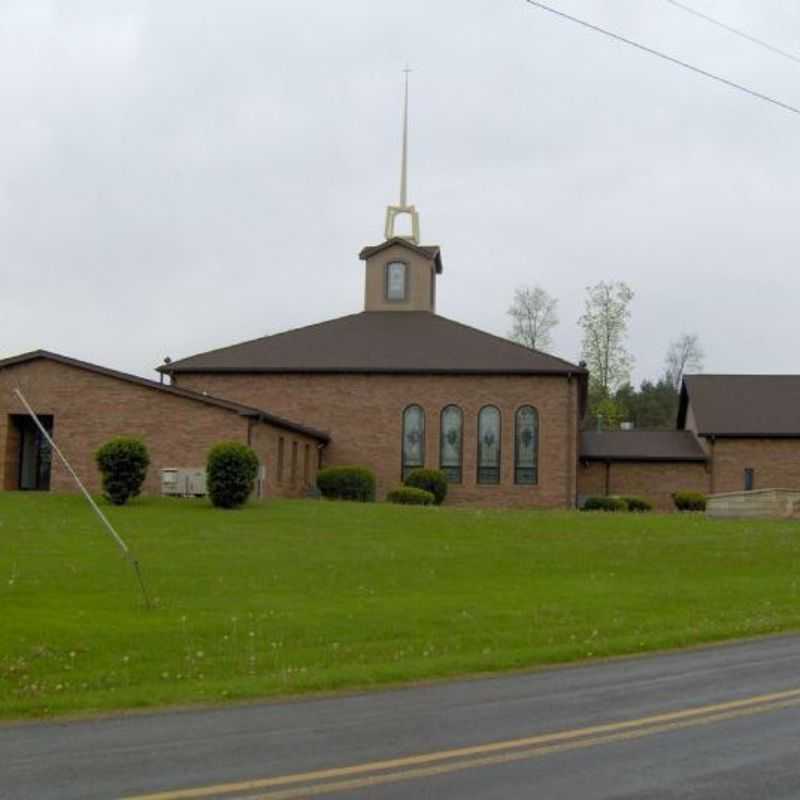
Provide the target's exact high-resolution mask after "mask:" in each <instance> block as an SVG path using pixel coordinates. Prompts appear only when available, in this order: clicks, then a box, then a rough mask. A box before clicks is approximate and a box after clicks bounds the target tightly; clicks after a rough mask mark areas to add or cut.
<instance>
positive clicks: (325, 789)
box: [0, 637, 800, 800]
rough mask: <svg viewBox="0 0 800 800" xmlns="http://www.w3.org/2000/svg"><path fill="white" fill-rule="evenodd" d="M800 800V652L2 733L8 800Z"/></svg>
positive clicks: (775, 644) (795, 648) (608, 666)
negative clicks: (121, 799)
mask: <svg viewBox="0 0 800 800" xmlns="http://www.w3.org/2000/svg"><path fill="white" fill-rule="evenodd" d="M142 795H145V796H153V795H157V796H158V797H159V800H178V798H181V800H189V799H190V798H207V797H224V798H242V797H246V798H248V800H254V798H259V799H260V798H264V800H279V799H280V800H289V798H300V797H347V798H379V799H380V800H388V798H408V797H414V798H437V799H438V798H443V799H445V800H446V799H447V798H459V800H461V799H462V798H503V799H504V800H509V799H510V798H523V797H524V798H543V799H546V800H550V798H615V800H620V799H621V798H658V799H659V800H665V799H666V798H681V799H682V800H683V799H684V798H701V797H702V798H710V797H713V798H716V797H719V798H746V799H747V800H756V798H798V797H800V637H780V638H770V639H764V640H760V641H754V642H748V643H741V644H735V645H729V646H721V647H712V648H707V649H702V650H694V651H690V652H683V653H673V654H668V655H661V656H653V657H644V658H633V659H625V660H619V661H613V662H606V663H599V664H590V665H586V666H580V667H572V668H564V669H554V670H548V671H546V672H537V673H533V674H527V675H513V676H507V677H500V678H490V679H480V680H469V681H457V682H452V683H446V684H445V683H443V684H438V685H432V686H423V687H416V688H409V689H402V690H396V691H388V692H380V693H370V694H362V695H358V696H349V697H338V698H328V699H317V700H308V701H302V702H284V703H262V704H258V705H250V706H243V707H234V708H221V709H215V710H200V711H181V712H172V713H158V714H137V715H131V716H121V717H115V718H111V719H100V720H90V721H79V722H65V723H46V724H21V725H5V726H0V797H2V798H14V800H17V799H18V798H25V800H27V798H31V799H32V800H34V799H35V800H48V799H49V798H53V800H55V799H56V798H58V800H69V799H70V798H81V800H87V799H89V798H112V797H141V796H142Z"/></svg>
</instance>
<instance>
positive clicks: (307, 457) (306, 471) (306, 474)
mask: <svg viewBox="0 0 800 800" xmlns="http://www.w3.org/2000/svg"><path fill="white" fill-rule="evenodd" d="M310 478H311V446H310V445H308V444H307V445H306V446H305V451H304V453H303V483H305V485H306V486H308V485H309V484H310V483H311V480H310Z"/></svg>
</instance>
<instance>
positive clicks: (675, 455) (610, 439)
mask: <svg viewBox="0 0 800 800" xmlns="http://www.w3.org/2000/svg"><path fill="white" fill-rule="evenodd" d="M579 458H580V459H581V460H583V461H699V462H703V461H706V460H707V457H706V454H705V453H704V452H703V448H702V447H701V446H700V443H699V442H698V441H697V439H696V437H695V436H694V434H693V433H692V432H691V431H636V430H634V431H583V432H582V433H581V440H580V450H579Z"/></svg>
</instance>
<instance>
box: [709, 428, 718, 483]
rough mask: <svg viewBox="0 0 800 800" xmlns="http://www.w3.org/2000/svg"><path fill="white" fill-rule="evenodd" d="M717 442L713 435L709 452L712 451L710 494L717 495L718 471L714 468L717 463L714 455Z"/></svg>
mask: <svg viewBox="0 0 800 800" xmlns="http://www.w3.org/2000/svg"><path fill="white" fill-rule="evenodd" d="M716 441H717V437H716V436H713V435H712V436H711V437H710V439H709V444H710V446H709V450H710V451H711V491H710V492H709V494H715V493H716V491H717V486H716V483H717V481H716V470H715V469H714V466H715V464H716V461H717V459H716V456H715V454H714V445H715V444H716Z"/></svg>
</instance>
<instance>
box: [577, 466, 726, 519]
mask: <svg viewBox="0 0 800 800" xmlns="http://www.w3.org/2000/svg"><path fill="white" fill-rule="evenodd" d="M710 488H711V470H710V467H709V466H708V465H707V464H702V463H692V462H677V461H676V462H669V463H660V462H647V461H636V462H624V461H622V462H611V463H603V462H599V461H593V462H590V463H588V464H585V463H581V464H580V465H579V466H578V495H579V496H581V497H590V496H592V495H596V496H606V495H630V496H634V497H642V498H644V499H646V500H649V501H650V502H651V503H652V504H653V506H654V508H656V509H657V510H659V511H672V510H674V505H673V502H672V494H673V492H686V491H689V492H700V493H701V494H708V493H709V491H710Z"/></svg>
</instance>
